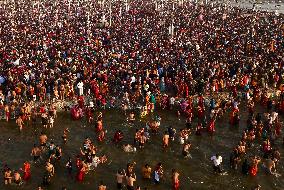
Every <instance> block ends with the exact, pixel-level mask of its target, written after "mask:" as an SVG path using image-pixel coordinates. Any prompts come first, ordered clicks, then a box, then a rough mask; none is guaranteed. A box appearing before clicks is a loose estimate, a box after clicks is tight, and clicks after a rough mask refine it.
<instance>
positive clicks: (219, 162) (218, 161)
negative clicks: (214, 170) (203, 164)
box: [211, 156, 222, 166]
mask: <svg viewBox="0 0 284 190" xmlns="http://www.w3.org/2000/svg"><path fill="white" fill-rule="evenodd" d="M211 160H212V161H213V164H214V166H219V165H220V164H221V163H222V156H218V158H217V157H216V156H212V157H211Z"/></svg>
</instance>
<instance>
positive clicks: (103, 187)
mask: <svg viewBox="0 0 284 190" xmlns="http://www.w3.org/2000/svg"><path fill="white" fill-rule="evenodd" d="M106 189H107V187H106V185H104V183H103V181H101V182H100V185H99V188H98V190H106Z"/></svg>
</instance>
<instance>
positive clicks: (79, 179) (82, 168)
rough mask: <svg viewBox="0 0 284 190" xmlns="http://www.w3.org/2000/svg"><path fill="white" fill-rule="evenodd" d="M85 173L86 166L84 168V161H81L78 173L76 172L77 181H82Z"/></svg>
mask: <svg viewBox="0 0 284 190" xmlns="http://www.w3.org/2000/svg"><path fill="white" fill-rule="evenodd" d="M85 173H86V168H85V166H84V163H83V164H82V166H81V168H79V171H78V174H77V180H78V181H79V182H82V181H83V180H84V177H85Z"/></svg>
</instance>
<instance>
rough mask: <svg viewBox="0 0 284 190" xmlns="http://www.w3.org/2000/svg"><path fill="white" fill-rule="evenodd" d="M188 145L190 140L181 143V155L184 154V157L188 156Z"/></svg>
mask: <svg viewBox="0 0 284 190" xmlns="http://www.w3.org/2000/svg"><path fill="white" fill-rule="evenodd" d="M190 147H191V143H190V142H187V143H185V144H184V145H183V148H182V155H183V156H184V158H188V157H189V156H190V154H189V150H190Z"/></svg>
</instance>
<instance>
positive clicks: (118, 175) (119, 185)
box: [116, 170, 125, 190]
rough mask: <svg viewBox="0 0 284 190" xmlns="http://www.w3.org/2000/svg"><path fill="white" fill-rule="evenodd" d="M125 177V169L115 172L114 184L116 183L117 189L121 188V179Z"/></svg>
mask: <svg viewBox="0 0 284 190" xmlns="http://www.w3.org/2000/svg"><path fill="white" fill-rule="evenodd" d="M124 177H125V171H124V170H123V172H122V171H117V174H116V184H117V189H119V190H121V189H122V186H123V185H122V182H123V179H124Z"/></svg>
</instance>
